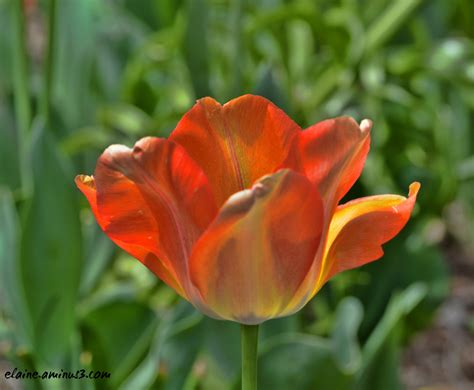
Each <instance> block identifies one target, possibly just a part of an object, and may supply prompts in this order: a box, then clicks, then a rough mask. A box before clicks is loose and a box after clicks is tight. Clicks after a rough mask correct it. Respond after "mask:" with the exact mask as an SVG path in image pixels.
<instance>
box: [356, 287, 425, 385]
mask: <svg viewBox="0 0 474 390" xmlns="http://www.w3.org/2000/svg"><path fill="white" fill-rule="evenodd" d="M426 293H427V289H426V286H425V285H424V284H423V283H415V284H413V285H411V286H410V287H408V288H407V289H406V290H405V291H403V292H402V293H401V294H398V295H395V296H394V297H393V298H392V299H391V301H390V303H389V305H388V307H387V310H386V311H385V314H384V316H383V318H382V320H381V321H380V322H379V323H378V325H377V327H376V328H375V330H374V331H373V332H372V334H371V335H370V337H369V339H368V340H367V343H366V344H365V345H364V348H363V352H362V367H361V370H360V371H359V373H358V375H357V381H356V385H355V389H360V390H364V389H379V388H384V389H387V390H392V389H393V390H397V389H399V388H400V383H399V378H398V365H399V360H398V349H399V339H398V337H397V336H399V335H400V327H401V326H402V325H403V323H402V320H403V319H404V318H405V317H406V316H407V315H408V314H409V313H410V312H411V311H413V309H414V308H415V307H416V306H417V305H418V304H419V303H420V302H421V300H422V299H423V298H424V297H425V296H426Z"/></svg>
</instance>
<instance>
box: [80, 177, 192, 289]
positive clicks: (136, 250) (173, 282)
mask: <svg viewBox="0 0 474 390" xmlns="http://www.w3.org/2000/svg"><path fill="white" fill-rule="evenodd" d="M75 182H76V185H77V186H78V188H79V189H80V190H81V191H82V193H83V194H84V195H85V196H86V198H87V200H88V201H89V203H90V206H91V209H92V212H93V213H94V216H95V218H96V220H97V223H98V224H99V226H100V227H101V228H102V229H103V230H104V229H105V224H104V221H103V220H102V218H101V217H100V214H99V213H98V211H97V194H96V188H95V181H94V178H93V177H92V176H87V175H78V176H76V180H75ZM113 241H114V242H115V244H117V245H118V246H119V247H120V248H122V249H123V250H124V251H126V252H128V253H130V254H131V255H132V256H133V257H135V258H137V259H139V260H140V261H141V262H142V263H143V264H145V265H146V266H147V267H148V268H149V269H150V270H151V271H152V272H153V273H154V274H155V275H157V276H158V277H159V278H160V279H161V280H163V281H164V282H165V283H166V284H168V285H169V286H170V287H172V288H173V289H174V290H176V291H177V292H178V294H180V295H181V296H185V294H184V291H183V288H182V286H181V285H180V283H179V282H178V281H177V279H176V277H175V275H174V272H173V271H171V272H170V271H169V270H168V269H167V268H166V267H165V266H164V264H163V263H162V262H161V261H160V260H159V259H158V258H157V257H156V255H155V254H154V253H152V252H150V249H147V248H144V247H142V246H140V245H133V244H127V243H126V242H123V241H121V240H117V239H114V240H113Z"/></svg>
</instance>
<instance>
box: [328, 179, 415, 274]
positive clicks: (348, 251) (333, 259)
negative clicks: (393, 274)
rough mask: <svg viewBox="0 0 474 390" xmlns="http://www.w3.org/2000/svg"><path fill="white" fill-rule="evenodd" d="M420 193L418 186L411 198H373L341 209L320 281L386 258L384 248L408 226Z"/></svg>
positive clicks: (336, 218) (335, 219)
mask: <svg viewBox="0 0 474 390" xmlns="http://www.w3.org/2000/svg"><path fill="white" fill-rule="evenodd" d="M419 189H420V184H419V183H417V182H415V183H413V184H411V185H410V191H409V196H408V198H405V197H404V196H397V195H379V196H370V197H366V198H360V199H356V200H353V201H351V202H348V203H346V204H344V205H342V206H339V207H338V208H337V211H336V213H335V214H334V217H333V219H332V221H331V226H330V229H329V235H328V240H327V244H326V251H325V256H324V260H323V262H324V265H323V272H322V274H321V278H320V281H321V282H322V283H324V282H325V281H327V280H328V279H330V278H331V277H332V276H334V275H335V274H337V273H339V272H342V271H345V270H348V269H352V268H355V267H360V266H361V265H364V264H366V263H369V262H371V261H374V260H377V259H379V258H380V257H382V255H383V250H382V244H384V243H386V242H387V241H389V240H391V239H392V238H393V237H395V236H396V235H397V234H398V233H399V232H400V230H401V229H402V228H403V227H404V226H405V224H406V223H407V221H408V219H409V218H410V215H411V211H412V209H413V206H414V204H415V201H416V196H417V194H418V191H419Z"/></svg>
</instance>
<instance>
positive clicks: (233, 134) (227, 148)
mask: <svg viewBox="0 0 474 390" xmlns="http://www.w3.org/2000/svg"><path fill="white" fill-rule="evenodd" d="M299 131H300V128H299V127H298V125H296V124H295V123H294V122H293V121H292V120H291V119H290V118H289V117H288V116H287V115H286V114H285V113H284V112H283V111H282V110H280V109H279V108H278V107H276V106H275V105H274V104H273V103H271V102H270V101H268V100H266V99H265V98H262V97H260V96H253V95H244V96H241V97H239V98H237V99H234V100H231V101H230V102H228V103H227V104H225V105H224V106H221V105H220V104H219V103H217V102H216V101H215V100H214V99H212V98H209V97H207V98H204V99H200V100H198V102H197V103H196V104H195V105H194V107H193V108H192V109H191V110H190V111H189V112H188V113H187V114H186V115H185V116H184V117H183V118H182V119H181V121H180V122H179V123H178V126H177V127H176V129H175V130H174V131H173V133H172V134H171V136H170V139H171V140H173V141H175V142H177V143H179V144H180V145H182V146H183V147H184V148H185V149H186V151H187V152H188V154H189V155H190V156H191V157H192V158H193V159H194V160H195V161H196V162H197V163H198V165H199V166H200V167H201V168H202V169H203V171H204V173H205V174H206V176H207V177H208V179H209V182H210V184H211V186H212V188H213V191H214V195H215V198H216V202H217V204H218V205H222V204H223V203H224V202H225V201H226V200H227V198H228V197H229V196H231V195H232V194H234V193H236V192H238V191H241V190H243V189H245V188H249V187H250V186H251V184H252V183H253V182H255V180H257V179H259V178H260V177H262V176H263V175H266V174H269V173H272V172H274V171H275V170H276V169H277V168H278V167H279V166H280V165H281V164H282V162H283V161H284V159H285V158H286V156H287V154H288V150H289V148H290V145H291V143H292V140H293V137H295V136H296V134H298V132H299Z"/></svg>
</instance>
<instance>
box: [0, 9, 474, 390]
mask: <svg viewBox="0 0 474 390" xmlns="http://www.w3.org/2000/svg"><path fill="white" fill-rule="evenodd" d="M0 26H1V27H0V29H1V34H0V373H1V376H0V388H1V389H17V388H25V389H50V388H54V389H69V388H71V389H126V390H128V389H210V390H213V389H237V388H238V387H239V374H240V350H239V348H240V345H239V342H240V339H239V327H238V325H237V324H233V323H226V322H218V321H213V320H210V319H208V318H205V317H203V316H202V315H200V314H199V313H198V312H197V311H195V310H194V309H193V308H192V307H190V305H189V304H186V303H185V302H184V301H182V300H181V299H179V298H178V297H177V296H176V294H175V293H174V292H173V291H172V290H171V289H170V288H168V287H166V286H165V285H164V284H163V283H161V282H160V281H159V280H157V279H156V278H155V277H154V276H153V275H152V274H151V273H150V272H149V271H148V270H147V269H146V268H145V267H144V266H142V265H141V264H140V263H139V262H138V261H136V260H134V259H132V258H130V257H129V256H128V255H126V254H125V253H124V252H122V251H120V250H118V248H116V247H114V245H112V244H111V242H110V241H109V240H108V239H107V237H106V236H105V235H104V234H102V232H101V231H100V229H99V228H98V226H97V225H96V223H95V221H94V218H93V216H92V214H91V211H90V209H89V206H88V204H87V203H86V201H85V199H84V198H83V196H82V195H81V194H80V193H79V191H78V190H77V189H76V188H75V186H74V183H73V179H74V176H75V175H76V174H78V173H92V172H93V170H94V166H95V161H96V159H97V157H98V156H99V155H100V153H101V152H102V151H103V149H104V148H105V147H106V146H108V145H109V144H112V143H123V144H126V145H133V143H134V142H135V141H136V140H137V139H139V138H140V137H143V136H146V135H157V136H167V135H168V134H169V132H170V131H171V130H172V129H173V127H174V126H175V124H176V123H177V122H178V120H179V119H180V117H181V116H182V115H183V113H184V112H186V111H187V110H188V109H189V108H190V107H191V106H192V105H193V104H194V102H195V100H196V99H197V98H199V97H202V96H207V95H210V96H213V97H214V98H216V99H217V100H218V101H220V102H221V103H224V102H226V101H228V100H229V99H231V98H233V97H236V96H238V95H241V94H244V93H256V94H260V95H263V96H266V97H267V98H269V99H271V100H272V101H273V102H274V103H276V104H277V105H278V106H280V107H281V108H283V109H284V110H285V111H286V112H287V113H288V114H289V115H290V116H291V117H292V118H293V119H294V120H295V121H296V122H297V123H298V124H299V125H301V126H302V127H303V128H304V127H307V126H309V125H310V124H313V123H315V122H317V121H319V120H322V119H325V118H328V117H334V116H339V115H343V114H345V115H351V116H354V117H355V118H356V119H357V120H361V119H363V118H366V117H368V118H371V119H372V120H373V121H374V129H373V142H372V149H371V152H370V155H369V158H368V161H367V165H366V168H365V170H364V172H363V174H362V177H361V178H360V180H359V181H358V183H357V184H356V185H355V187H354V188H353V189H352V190H351V192H350V193H349V194H348V196H347V197H346V200H347V199H351V198H354V197H358V196H364V195H368V194H379V193H396V194H406V192H407V189H408V184H409V183H410V182H412V181H414V180H418V181H420V182H421V183H422V189H421V192H420V195H419V201H418V202H417V206H416V209H415V211H414V215H413V217H412V219H411V220H410V222H409V223H408V225H407V227H406V228H405V229H404V231H403V232H402V234H401V235H400V236H398V237H397V238H396V239H395V240H393V241H392V242H391V243H389V244H388V245H386V246H385V256H384V258H383V259H382V260H381V261H378V262H375V263H372V264H369V265H367V266H364V267H362V268H360V269H357V270H353V271H350V272H346V273H344V274H341V275H339V276H338V277H337V278H335V279H334V280H332V281H330V282H329V283H328V284H327V285H326V286H325V287H324V288H323V290H322V291H321V292H320V293H319V294H318V295H317V297H316V298H315V299H313V300H312V301H311V302H310V303H309V304H308V305H307V306H306V307H305V308H304V309H303V310H302V311H300V312H299V313H298V314H296V315H294V316H291V317H288V318H284V319H279V320H273V321H268V322H266V323H265V324H264V325H263V326H262V328H261V335H260V336H261V337H260V357H259V369H260V371H259V384H260V388H261V389H303V390H305V389H324V390H326V389H330V390H333V389H335V390H339V389H341V390H344V389H360V390H372V389H374V390H378V389H384V390H385V389H388V390H391V389H402V388H407V389H421V388H424V389H472V388H474V387H473V386H474V258H473V253H474V224H473V216H474V210H473V204H474V187H473V183H474V154H473V151H474V131H473V130H472V126H473V124H472V123H473V121H474V111H473V108H474V41H473V38H474V3H473V2H472V1H471V0H452V1H445V0H370V1H363V0H342V1H336V0H319V1H316V0H296V1H288V0H255V1H251V0H187V1H184V0H182V1H179V0H81V1H77V0H58V1H54V0H44V1H40V0H37V1H35V0H25V1H21V0H0ZM13 367H17V368H18V369H22V370H30V371H34V370H56V371H60V370H61V369H62V370H64V371H75V370H77V369H81V368H84V369H86V370H100V371H108V372H110V373H111V377H110V378H109V379H97V380H92V379H83V380H64V379H63V380H42V381H41V380H38V381H33V380H24V381H18V380H9V381H6V380H5V377H4V373H5V372H6V371H8V370H11V369H12V368H13Z"/></svg>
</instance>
